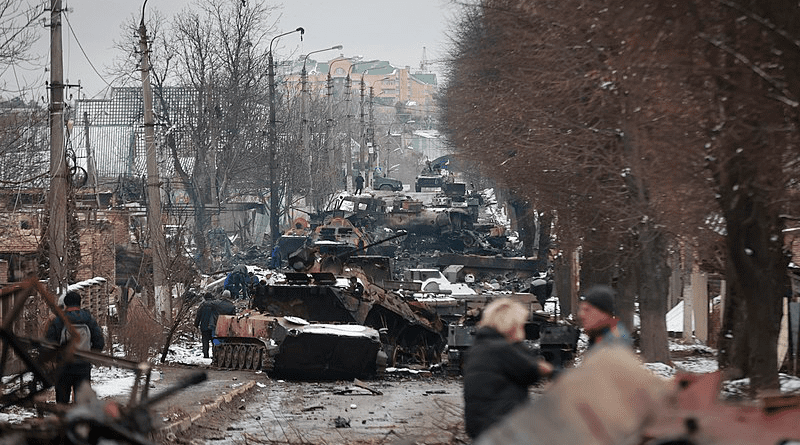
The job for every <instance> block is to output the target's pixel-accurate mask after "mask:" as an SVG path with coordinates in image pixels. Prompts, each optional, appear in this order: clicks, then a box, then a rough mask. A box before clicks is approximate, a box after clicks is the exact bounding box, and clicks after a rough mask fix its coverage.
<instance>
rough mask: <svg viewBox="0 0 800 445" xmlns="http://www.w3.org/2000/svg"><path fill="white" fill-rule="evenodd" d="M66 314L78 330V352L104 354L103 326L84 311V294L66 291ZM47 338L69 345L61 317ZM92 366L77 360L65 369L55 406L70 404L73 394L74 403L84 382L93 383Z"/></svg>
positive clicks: (58, 387)
mask: <svg viewBox="0 0 800 445" xmlns="http://www.w3.org/2000/svg"><path fill="white" fill-rule="evenodd" d="M64 306H65V309H64V315H65V316H66V317H67V319H68V320H69V322H70V323H71V324H72V325H73V326H74V327H75V330H76V331H78V334H79V335H80V336H81V338H80V339H79V340H78V349H79V350H92V351H102V350H103V348H104V347H105V345H106V343H105V338H104V337H103V330H102V329H100V325H98V324H97V321H96V320H95V319H94V317H92V314H91V312H89V311H88V310H86V309H81V295H80V294H79V293H77V292H75V291H69V292H67V295H65V296H64ZM45 338H46V339H47V340H50V341H52V342H56V343H59V344H62V345H63V344H66V343H67V342H68V341H69V339H70V335H69V331H68V330H67V328H66V324H65V323H64V320H62V319H61V317H56V318H55V319H53V321H52V322H51V323H50V325H49V326H48V327H47V332H46V334H45ZM91 380H92V364H91V363H89V362H88V361H86V360H81V359H78V358H74V357H73V359H72V361H71V362H70V363H67V364H66V365H65V366H64V369H63V371H62V372H61V374H60V375H59V376H58V379H57V381H56V385H55V390H56V403H69V402H70V395H71V396H72V399H73V401H74V400H75V392H76V391H77V390H78V388H79V387H80V385H81V384H82V383H83V382H86V383H88V384H91Z"/></svg>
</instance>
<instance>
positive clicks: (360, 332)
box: [212, 312, 386, 379]
mask: <svg viewBox="0 0 800 445" xmlns="http://www.w3.org/2000/svg"><path fill="white" fill-rule="evenodd" d="M213 357H214V359H213V361H212V365H213V366H217V367H220V368H226V369H253V370H263V371H267V372H274V373H276V374H279V375H281V376H285V377H291V378H297V379H304V378H324V379H349V378H353V377H361V378H366V377H374V376H375V375H377V374H380V373H381V372H383V370H384V369H385V367H386V355H385V354H383V352H382V350H381V341H380V337H379V334H378V331H376V330H375V329H372V328H369V327H366V326H361V325H355V324H323V323H309V322H307V321H306V320H304V319H302V318H298V317H291V316H287V317H276V316H271V315H263V314H261V313H259V312H247V313H244V314H240V315H220V317H219V319H218V320H217V337H216V339H215V344H214V353H213Z"/></svg>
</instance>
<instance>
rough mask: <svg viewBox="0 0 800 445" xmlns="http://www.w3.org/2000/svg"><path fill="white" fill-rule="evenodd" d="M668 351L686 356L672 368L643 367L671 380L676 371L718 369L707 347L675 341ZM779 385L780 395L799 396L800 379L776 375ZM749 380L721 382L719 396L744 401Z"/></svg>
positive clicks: (661, 366)
mask: <svg viewBox="0 0 800 445" xmlns="http://www.w3.org/2000/svg"><path fill="white" fill-rule="evenodd" d="M670 351H672V352H673V353H675V352H681V353H683V354H681V355H684V354H686V353H687V352H688V353H691V355H687V356H686V357H684V358H681V359H676V360H673V364H674V366H669V365H666V364H664V363H645V367H646V368H647V369H649V370H651V371H653V373H655V374H656V375H659V376H662V377H665V378H671V377H673V376H674V375H675V374H676V373H677V372H678V371H686V372H692V373H696V374H706V373H709V372H715V371H717V370H718V369H719V363H718V362H717V351H715V350H714V349H712V348H709V347H708V346H704V345H700V344H695V345H686V344H682V343H679V342H676V341H672V340H671V341H670ZM778 377H779V380H780V385H781V394H800V377H795V376H791V375H788V374H779V375H778ZM749 385H750V379H738V380H726V381H723V382H722V389H721V396H722V398H724V399H729V400H730V399H744V398H747V397H748V396H747V391H748V387H749Z"/></svg>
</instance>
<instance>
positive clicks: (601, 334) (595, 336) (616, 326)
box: [578, 285, 633, 350]
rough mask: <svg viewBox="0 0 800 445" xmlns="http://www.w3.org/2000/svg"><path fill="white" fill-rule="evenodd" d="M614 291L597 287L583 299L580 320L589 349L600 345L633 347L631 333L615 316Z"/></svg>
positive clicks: (579, 307)
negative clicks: (587, 339) (587, 338)
mask: <svg viewBox="0 0 800 445" xmlns="http://www.w3.org/2000/svg"><path fill="white" fill-rule="evenodd" d="M614 295H615V293H614V289H612V288H610V287H608V286H603V285H596V286H592V287H591V288H589V290H588V291H586V294H585V295H584V296H583V297H581V302H580V304H579V306H578V320H579V321H580V323H581V327H583V330H584V331H585V332H586V335H587V336H588V337H589V349H590V350H591V349H593V348H594V347H595V346H598V345H604V346H609V345H624V346H627V347H629V348H630V347H633V339H632V338H631V334H630V332H628V330H627V329H626V328H625V326H624V325H623V324H622V323H621V322H620V321H619V319H618V318H617V317H616V316H615V314H616V312H615V310H614Z"/></svg>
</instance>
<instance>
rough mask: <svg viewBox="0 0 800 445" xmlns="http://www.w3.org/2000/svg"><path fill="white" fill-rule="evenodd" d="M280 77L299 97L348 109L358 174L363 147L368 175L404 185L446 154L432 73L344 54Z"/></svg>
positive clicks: (308, 62) (306, 61) (307, 62)
mask: <svg viewBox="0 0 800 445" xmlns="http://www.w3.org/2000/svg"><path fill="white" fill-rule="evenodd" d="M282 75H283V78H284V79H285V82H286V85H287V88H288V89H289V90H291V91H294V92H295V93H297V94H299V93H300V92H301V91H302V90H303V88H305V92H306V94H307V95H308V97H309V98H310V97H321V96H326V97H327V98H328V100H329V101H330V103H331V104H339V105H340V106H339V107H338V109H344V110H346V111H344V113H343V116H340V119H342V120H344V121H345V126H346V127H347V128H349V129H350V131H351V132H352V145H353V146H356V147H358V149H357V150H356V152H355V153H354V160H353V165H354V169H355V170H361V167H362V166H361V164H360V160H359V157H360V156H361V154H360V153H359V151H360V148H361V146H362V145H366V146H367V147H368V149H369V158H368V160H367V162H368V166H363V167H364V168H365V169H366V168H367V167H368V168H369V170H370V172H369V173H370V174H387V173H389V174H391V175H393V176H395V177H398V178H400V179H402V180H403V181H404V182H405V183H410V182H411V181H413V178H414V176H415V175H416V174H417V173H418V169H419V167H420V166H421V165H424V161H425V160H426V159H434V158H436V157H439V156H442V155H444V154H446V153H447V152H446V149H445V144H444V143H443V142H442V140H441V139H440V138H439V134H438V132H437V131H436V122H437V114H438V108H437V104H436V100H435V95H436V91H437V79H436V74H434V73H428V72H412V70H411V68H410V67H408V66H406V67H404V68H399V67H395V66H394V65H392V64H391V63H390V62H388V61H383V60H370V61H364V60H362V59H361V58H352V57H351V58H348V57H344V56H340V57H336V58H334V59H331V60H328V61H327V62H320V61H316V60H313V59H311V58H307V57H305V56H301V57H299V58H298V59H297V60H295V61H294V62H293V63H291V64H290V65H287V67H286V68H285V70H284V71H283V73H282ZM336 106H337V105H331V108H333V107H336ZM334 119H335V118H334ZM353 128H355V130H354V131H353ZM409 149H410V150H409ZM368 182H369V179H368Z"/></svg>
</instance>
